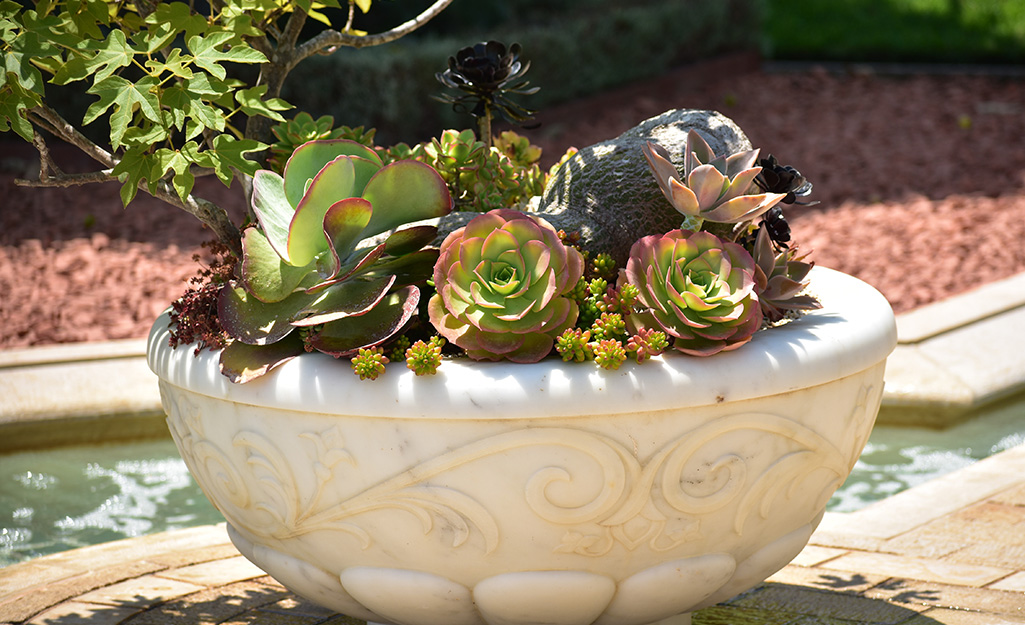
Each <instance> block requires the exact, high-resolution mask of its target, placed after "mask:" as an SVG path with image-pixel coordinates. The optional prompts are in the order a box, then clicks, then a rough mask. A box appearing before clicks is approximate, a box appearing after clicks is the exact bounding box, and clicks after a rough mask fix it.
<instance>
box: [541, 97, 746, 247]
mask: <svg viewBox="0 0 1025 625" xmlns="http://www.w3.org/2000/svg"><path fill="white" fill-rule="evenodd" d="M691 129H694V130H697V131H698V133H700V134H701V136H702V137H703V138H704V139H705V141H707V142H708V145H709V147H711V148H712V150H713V151H714V152H715V154H716V155H721V154H734V153H736V152H741V151H744V150H750V149H751V142H750V141H749V140H748V138H747V136H746V135H745V134H744V132H743V131H742V130H741V129H740V127H739V126H737V125H736V124H735V123H734V122H733V120H731V119H729V118H728V117H726V116H724V115H721V114H719V113H717V112H714V111H700V110H693V109H677V110H672V111H667V112H665V113H662V114H661V115H658V116H657V117H652V118H651V119H648V120H645V121H643V122H641V123H640V124H638V125H637V126H635V127H633V128H631V129H630V130H627V131H626V132H624V133H623V134H621V135H619V136H618V137H616V138H615V139H610V140H608V141H604V142H602V143H598V144H595V145H592V146H590V147H587V148H583V149H582V150H580V151H579V152H578V153H577V154H576V155H574V156H573V158H571V159H569V160H568V161H567V162H566V163H564V164H563V165H562V166H561V167H560V168H559V169H558V170H557V171H556V172H555V175H554V176H553V177H552V179H551V180H550V181H549V183H548V185H547V187H545V191H544V194H543V195H542V196H541V201H540V204H539V206H538V213H539V214H540V216H542V217H544V218H545V219H546V220H548V221H549V222H550V223H551V224H552V225H553V226H555V227H556V228H561V229H564V230H566V231H567V232H573V231H579V232H580V234H581V246H582V247H583V248H584V249H587V250H589V251H591V253H592V256H593V255H594V254H595V253H596V252H598V251H603V250H604V251H607V252H609V253H610V254H612V257H613V258H615V259H616V262H617V263H618V264H619V266H620V267H622V266H624V264H625V262H626V258H627V256H628V255H629V252H630V246H632V245H633V243H634V241H636V240H637V239H639V238H640V237H643V236H646V235H649V234H660V233H663V232H667V231H669V230H672V229H674V228H678V227H680V222H681V221H682V217H681V215H680V214H679V213H678V212H677V211H676V210H675V209H674V208H673V207H672V205H671V204H669V201H668V200H666V199H665V197H664V196H663V195H662V192H661V191H660V190H659V187H658V184H657V183H656V182H655V178H654V177H653V176H652V175H651V171H650V170H649V168H648V162H647V161H646V160H645V158H644V154H643V152H641V147H642V146H643V145H644V144H645V142H647V141H652V142H654V143H657V144H659V145H661V146H662V147H663V148H665V149H666V150H667V151H668V152H669V154H670V156H671V157H672V160H673V163H674V164H676V166H677V167H678V168H680V169H682V168H683V153H684V150H685V148H686V144H687V133H688V132H689V131H690V130H691Z"/></svg>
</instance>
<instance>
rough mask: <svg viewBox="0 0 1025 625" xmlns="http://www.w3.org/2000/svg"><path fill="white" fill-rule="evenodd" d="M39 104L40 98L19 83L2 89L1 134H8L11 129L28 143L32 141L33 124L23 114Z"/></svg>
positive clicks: (0, 105)
mask: <svg viewBox="0 0 1025 625" xmlns="http://www.w3.org/2000/svg"><path fill="white" fill-rule="evenodd" d="M37 104H39V98H38V96H36V95H35V94H34V93H32V92H31V91H27V90H25V89H23V88H22V87H21V85H19V84H18V83H17V82H11V83H9V84H7V85H5V86H4V87H2V88H0V132H7V131H8V130H9V129H10V130H13V131H14V132H16V133H18V134H19V135H21V137H22V138H23V139H25V140H26V141H31V140H32V124H31V123H30V122H29V121H28V120H27V119H25V118H24V117H22V115H21V112H22V111H24V110H26V109H29V108H32V107H34V106H36V105H37Z"/></svg>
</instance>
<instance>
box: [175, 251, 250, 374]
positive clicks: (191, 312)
mask: <svg viewBox="0 0 1025 625" xmlns="http://www.w3.org/2000/svg"><path fill="white" fill-rule="evenodd" d="M203 248H204V249H206V250H207V251H208V252H209V253H210V254H211V256H212V260H210V262H209V264H208V265H207V266H206V267H202V268H201V269H200V270H199V272H198V273H197V275H195V276H193V277H192V278H190V279H189V284H190V285H192V286H189V288H188V289H186V291H185V293H183V294H182V296H181V297H179V298H178V299H177V300H175V301H174V302H172V303H171V312H170V318H171V323H170V328H171V329H170V332H169V335H170V339H169V344H170V346H171V347H172V348H177V347H178V346H179V345H188V344H190V343H196V349H195V354H196V355H199V352H201V351H203V350H204V349H222V348H223V347H224V346H225V345H226V344H227V340H228V335H227V333H225V331H224V330H223V329H222V328H221V324H220V321H219V320H218V319H217V296H218V294H219V293H220V291H221V287H222V286H224V284H225V283H226V282H227V281H228V280H229V279H231V277H232V275H233V274H234V272H235V257H234V256H232V255H231V252H230V251H229V250H228V248H227V246H225V245H224V244H223V243H220V242H219V241H208V242H206V243H203ZM193 260H195V261H196V262H199V263H202V260H203V259H202V258H201V257H200V255H199V254H196V255H195V256H193Z"/></svg>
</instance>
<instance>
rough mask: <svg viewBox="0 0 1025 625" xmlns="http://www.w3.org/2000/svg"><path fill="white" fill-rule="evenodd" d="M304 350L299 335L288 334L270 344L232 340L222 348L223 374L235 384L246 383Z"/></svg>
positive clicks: (221, 363) (221, 362)
mask: <svg viewBox="0 0 1025 625" xmlns="http://www.w3.org/2000/svg"><path fill="white" fill-rule="evenodd" d="M304 351H305V350H304V349H303V343H302V340H301V339H300V338H299V337H298V335H296V336H287V337H285V338H284V339H283V340H281V341H278V342H277V343H271V344H270V345H247V344H246V343H243V342H242V341H232V342H231V343H229V344H228V345H227V347H225V348H224V349H223V350H221V358H220V368H221V374H222V375H224V376H225V377H227V378H228V379H229V380H231V381H232V382H234V383H235V384H245V383H246V382H249V381H250V380H254V379H256V378H258V377H260V376H262V375H264V374H266V373H267V372H268V371H270V370H271V369H273V368H275V367H277V366H278V365H281V364H284V363H286V362H288V361H289V360H291V359H293V358H295V357H296V356H299V355H301V354H302V353H303V352H304Z"/></svg>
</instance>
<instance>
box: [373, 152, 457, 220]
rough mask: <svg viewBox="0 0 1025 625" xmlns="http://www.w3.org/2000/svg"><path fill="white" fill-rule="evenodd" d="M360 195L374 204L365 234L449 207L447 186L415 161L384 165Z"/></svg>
mask: <svg viewBox="0 0 1025 625" xmlns="http://www.w3.org/2000/svg"><path fill="white" fill-rule="evenodd" d="M363 198H364V199H366V200H369V201H370V203H371V204H373V205H374V216H373V217H372V218H371V219H370V223H369V224H367V230H366V233H365V234H364V236H366V237H369V236H373V235H375V234H379V233H381V232H385V231H386V230H391V229H392V228H396V227H398V226H401V225H403V224H408V223H412V222H414V221H420V220H423V219H430V218H432V217H441V216H442V215H447V214H448V213H449V211H451V210H452V196H451V195H450V194H449V191H448V185H446V184H445V181H444V180H442V178H441V176H439V175H438V172H436V171H434V169H433V168H431V167H430V166H429V165H425V164H423V163H421V162H419V161H396V162H394V163H391V164H390V165H387V166H386V167H384V168H383V169H381V171H379V172H377V174H375V175H374V177H373V178H371V179H370V182H368V183H367V188H366V190H365V191H364V192H363Z"/></svg>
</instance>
